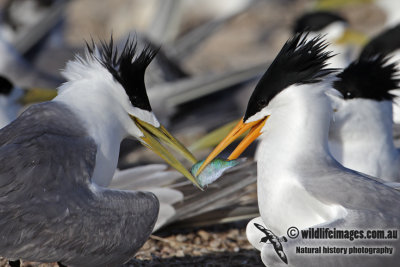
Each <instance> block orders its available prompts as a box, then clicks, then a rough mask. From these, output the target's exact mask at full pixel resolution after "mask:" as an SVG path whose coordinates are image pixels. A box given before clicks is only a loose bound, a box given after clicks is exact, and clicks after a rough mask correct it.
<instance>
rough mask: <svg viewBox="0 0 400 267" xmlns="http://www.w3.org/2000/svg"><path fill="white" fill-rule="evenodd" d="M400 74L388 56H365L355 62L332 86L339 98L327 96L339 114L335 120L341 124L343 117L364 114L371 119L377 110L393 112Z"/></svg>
mask: <svg viewBox="0 0 400 267" xmlns="http://www.w3.org/2000/svg"><path fill="white" fill-rule="evenodd" d="M398 74H399V73H398V69H397V68H396V64H395V63H390V57H389V56H385V55H375V56H366V57H362V58H360V59H358V60H356V61H353V62H352V63H351V64H350V65H349V66H348V67H347V68H345V69H344V70H343V71H342V72H341V73H339V74H338V75H337V79H336V80H335V81H334V82H333V88H334V89H336V90H337V91H339V92H340V94H329V93H328V94H327V95H328V96H329V98H330V99H331V102H332V106H333V108H334V110H335V111H336V114H335V118H337V119H339V121H340V120H341V119H340V118H341V117H344V118H346V117H347V116H349V115H351V116H355V115H356V114H360V115H361V114H362V113H365V115H364V116H368V117H371V113H374V112H375V113H376V112H377V109H379V110H382V111H383V110H386V109H388V107H389V109H390V110H391V106H392V103H391V102H392V100H393V98H394V95H393V94H392V93H391V91H392V90H395V89H398V87H399V85H400V79H399V76H398ZM390 112H391V111H390ZM388 115H389V114H388ZM357 117H359V116H357ZM388 118H389V117H388ZM390 119H391V117H390Z"/></svg>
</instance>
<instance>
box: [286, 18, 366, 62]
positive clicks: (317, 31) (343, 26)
mask: <svg viewBox="0 0 400 267" xmlns="http://www.w3.org/2000/svg"><path fill="white" fill-rule="evenodd" d="M293 31H294V32H295V33H298V32H306V31H307V32H309V35H310V37H315V36H318V35H324V36H325V38H326V40H327V41H328V42H329V43H330V44H331V46H330V49H331V50H332V52H333V53H334V54H335V56H334V57H331V58H330V59H328V61H327V62H328V63H330V67H333V68H345V67H346V66H347V65H348V64H349V63H350V62H351V61H352V60H353V59H354V57H355V52H356V49H355V48H356V46H360V45H361V44H364V42H365V41H366V37H365V36H364V35H362V34H361V33H359V32H356V31H354V30H352V29H351V28H350V27H349V24H348V22H347V20H346V19H345V18H343V17H342V16H340V15H339V14H337V13H333V12H328V11H314V12H309V13H305V14H303V15H302V16H300V17H299V18H298V19H297V20H296V22H295V24H294V27H293Z"/></svg>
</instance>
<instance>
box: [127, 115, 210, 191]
mask: <svg viewBox="0 0 400 267" xmlns="http://www.w3.org/2000/svg"><path fill="white" fill-rule="evenodd" d="M131 118H132V120H133V121H134V122H135V124H136V126H137V127H138V128H139V129H140V131H141V132H142V133H143V135H144V136H142V137H141V138H140V139H141V141H142V144H143V145H144V146H146V147H147V148H149V149H150V150H152V151H153V152H154V153H156V154H157V155H158V156H160V157H161V158H162V159H164V160H165V161H166V162H167V163H168V164H169V165H170V166H171V167H173V168H175V169H176V170H177V171H179V172H180V173H182V174H183V175H184V176H185V177H186V178H188V179H189V180H190V181H191V182H192V183H193V184H195V185H196V186H197V187H198V188H200V189H201V190H203V189H202V188H201V186H200V185H199V184H198V183H197V181H196V179H195V178H194V177H193V175H192V174H191V173H190V172H189V171H188V170H187V169H186V168H185V166H183V165H182V163H181V162H180V161H178V160H177V159H176V158H175V156H174V155H172V154H171V152H169V151H168V150H167V149H166V148H165V147H164V146H163V145H162V144H161V142H160V141H163V142H165V143H167V144H168V145H169V146H170V147H171V148H173V149H174V150H175V151H177V152H179V153H180V154H181V155H183V156H184V157H185V158H186V159H188V160H189V161H190V162H192V164H194V163H196V162H197V159H196V158H195V157H194V156H193V154H192V153H191V152H190V151H189V150H188V149H187V148H186V147H185V146H184V145H182V144H181V143H180V142H179V141H178V140H177V139H176V138H175V137H174V136H172V135H171V134H170V133H169V132H168V131H167V130H166V129H165V128H164V126H162V125H161V126H160V127H158V128H157V127H154V126H153V125H151V124H149V123H147V122H144V121H141V120H139V119H138V118H136V117H133V116H131Z"/></svg>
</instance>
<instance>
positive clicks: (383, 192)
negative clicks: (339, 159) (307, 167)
mask: <svg viewBox="0 0 400 267" xmlns="http://www.w3.org/2000/svg"><path fill="white" fill-rule="evenodd" d="M328 166H329V167H328V168H325V169H324V170H322V171H323V172H324V173H307V175H310V176H314V177H318V179H319V182H318V183H315V182H313V179H308V180H305V181H303V186H304V187H305V189H306V190H307V191H309V192H311V194H312V195H313V196H315V197H316V198H317V199H319V200H320V201H321V202H323V203H328V204H337V205H341V206H343V207H344V208H345V209H347V210H348V211H352V212H351V213H352V214H353V215H355V216H360V218H364V219H368V217H371V218H370V220H363V222H365V223H367V222H368V221H369V222H374V223H375V224H376V225H380V226H384V225H386V224H387V223H388V224H390V225H393V224H394V225H397V224H398V223H400V213H399V212H398V207H399V205H400V192H399V191H397V190H396V189H394V188H392V187H390V186H387V185H385V184H384V183H382V182H380V181H379V179H377V180H375V179H371V178H369V177H367V176H364V175H362V174H360V173H358V172H355V171H352V170H350V169H347V168H344V167H342V166H341V165H338V164H337V165H335V164H330V165H328ZM356 214H357V215H356ZM365 216H367V217H365ZM353 219H354V220H355V221H357V220H356V219H355V218H353Z"/></svg>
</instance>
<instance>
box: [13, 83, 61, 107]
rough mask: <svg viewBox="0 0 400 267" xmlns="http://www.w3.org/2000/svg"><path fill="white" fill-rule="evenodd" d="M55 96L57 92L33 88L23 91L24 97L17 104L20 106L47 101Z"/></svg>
mask: <svg viewBox="0 0 400 267" xmlns="http://www.w3.org/2000/svg"><path fill="white" fill-rule="evenodd" d="M56 96H57V90H54V89H45V88H37V87H34V88H30V89H28V90H24V95H23V96H22V97H21V99H20V100H19V102H20V103H21V104H22V105H28V104H32V103H39V102H44V101H49V100H52V99H53V98H54V97H56Z"/></svg>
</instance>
